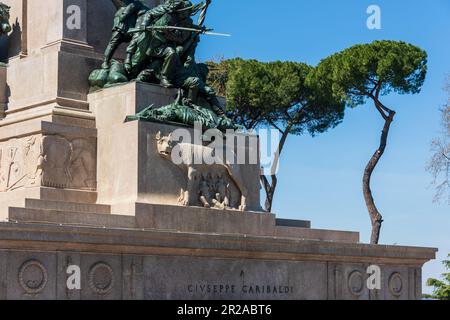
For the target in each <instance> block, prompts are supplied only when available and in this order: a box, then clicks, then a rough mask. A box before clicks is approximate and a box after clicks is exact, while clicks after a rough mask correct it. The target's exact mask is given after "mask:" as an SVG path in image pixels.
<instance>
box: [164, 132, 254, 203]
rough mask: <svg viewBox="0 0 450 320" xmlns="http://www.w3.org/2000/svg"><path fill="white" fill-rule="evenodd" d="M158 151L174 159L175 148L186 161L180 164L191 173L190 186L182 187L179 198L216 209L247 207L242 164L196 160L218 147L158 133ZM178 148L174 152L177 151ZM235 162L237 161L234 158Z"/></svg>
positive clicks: (186, 171)
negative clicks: (180, 139)
mask: <svg viewBox="0 0 450 320" xmlns="http://www.w3.org/2000/svg"><path fill="white" fill-rule="evenodd" d="M156 141H157V148H158V154H159V155H160V156H161V157H163V158H165V159H167V160H168V161H172V152H173V151H174V150H175V148H176V151H175V152H177V153H179V157H180V159H182V161H181V162H182V163H181V164H180V165H178V166H179V167H180V168H181V169H182V170H183V172H185V173H186V174H187V186H186V187H184V188H182V190H181V193H180V198H179V202H180V204H181V205H184V206H203V207H205V208H214V209H222V210H224V209H237V210H241V211H245V210H246V208H247V197H248V188H247V187H246V182H245V179H244V176H243V174H242V172H241V170H242V166H240V165H236V164H231V163H229V162H227V161H225V160H223V161H217V162H218V164H212V165H211V164H204V163H203V164H196V163H193V161H192V159H198V158H200V159H201V155H204V154H212V153H213V152H214V151H213V149H211V148H210V147H207V146H201V145H200V146H199V145H193V144H189V143H177V142H175V141H173V139H172V135H169V136H166V137H163V136H162V135H161V133H158V134H157V136H156ZM175 152H174V153H175ZM233 163H237V161H234V162H233Z"/></svg>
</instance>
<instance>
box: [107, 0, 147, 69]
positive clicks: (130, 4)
mask: <svg viewBox="0 0 450 320" xmlns="http://www.w3.org/2000/svg"><path fill="white" fill-rule="evenodd" d="M114 3H115V4H116V5H117V6H120V7H119V8H118V10H117V12H116V14H115V16H114V26H113V30H112V36H111V40H110V41H109V44H108V46H107V48H106V50H105V59H104V62H103V64H102V68H103V69H108V68H109V67H110V65H111V59H112V57H113V56H114V53H115V52H116V50H117V48H118V47H119V46H120V45H121V44H122V43H127V42H130V40H131V36H130V35H129V34H128V30H129V29H130V28H134V27H135V26H136V22H137V20H138V16H139V15H141V14H143V13H144V12H146V11H147V10H148V8H147V7H146V6H145V5H144V4H143V3H142V2H141V1H139V0H114Z"/></svg>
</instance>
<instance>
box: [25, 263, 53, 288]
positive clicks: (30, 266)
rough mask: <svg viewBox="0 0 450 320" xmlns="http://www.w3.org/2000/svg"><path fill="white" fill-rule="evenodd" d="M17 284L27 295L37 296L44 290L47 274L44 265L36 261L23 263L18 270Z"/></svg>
mask: <svg viewBox="0 0 450 320" xmlns="http://www.w3.org/2000/svg"><path fill="white" fill-rule="evenodd" d="M18 278H19V284H20V286H21V287H22V289H23V290H25V292H26V293H28V294H38V293H40V292H42V290H44V289H45V286H46V285H47V282H48V273H47V270H46V269H45V267H44V265H42V263H40V262H39V261H37V260H29V261H27V262H25V263H24V264H23V265H22V266H21V267H20V269H19V274H18Z"/></svg>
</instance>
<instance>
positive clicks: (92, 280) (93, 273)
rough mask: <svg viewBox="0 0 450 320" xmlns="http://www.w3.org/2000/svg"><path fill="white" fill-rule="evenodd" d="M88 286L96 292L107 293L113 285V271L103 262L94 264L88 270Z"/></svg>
mask: <svg viewBox="0 0 450 320" xmlns="http://www.w3.org/2000/svg"><path fill="white" fill-rule="evenodd" d="M89 287H90V288H91V289H92V290H93V291H94V292H95V293H97V294H100V295H105V294H108V293H109V292H110V291H111V290H112V289H113V287H114V271H113V269H112V268H111V267H110V266H109V265H108V264H106V263H104V262H99V263H97V264H95V265H94V266H93V267H92V268H91V270H90V271H89Z"/></svg>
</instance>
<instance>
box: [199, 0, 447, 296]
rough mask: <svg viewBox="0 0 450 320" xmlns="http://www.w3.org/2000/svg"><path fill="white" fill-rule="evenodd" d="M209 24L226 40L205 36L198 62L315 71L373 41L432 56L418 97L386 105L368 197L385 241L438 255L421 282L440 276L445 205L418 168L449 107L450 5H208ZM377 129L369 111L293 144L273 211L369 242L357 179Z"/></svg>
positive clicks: (395, 0)
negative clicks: (373, 8) (386, 121)
mask: <svg viewBox="0 0 450 320" xmlns="http://www.w3.org/2000/svg"><path fill="white" fill-rule="evenodd" d="M371 4H376V5H378V6H380V8H381V10H382V29H381V30H369V29H368V28H367V27H366V20H367V18H368V15H367V14H366V10H367V7H368V6H369V5H371ZM207 25H208V26H210V27H213V28H215V30H216V31H218V32H228V33H231V34H232V37H231V38H221V37H220V38H219V37H204V38H203V40H202V43H201V44H200V46H199V50H198V56H199V60H200V61H205V60H209V59H218V58H220V57H225V58H233V57H242V58H245V59H250V58H252V59H258V60H261V61H272V60H292V61H301V62H306V63H309V64H312V65H316V64H317V63H318V62H319V61H320V60H321V59H322V58H325V57H327V56H328V55H330V54H332V53H334V52H337V51H340V50H342V49H345V48H347V47H349V46H352V45H354V44H357V43H368V42H372V41H373V40H377V39H389V40H403V41H406V42H410V43H412V44H415V45H417V46H420V47H421V48H423V49H425V50H426V51H427V52H428V54H429V73H428V77H427V80H426V82H425V85H424V87H423V90H422V92H421V93H420V94H418V95H412V96H396V95H390V96H387V97H384V100H383V101H384V103H385V104H386V105H387V106H390V107H391V108H393V109H395V110H396V111H397V117H396V121H395V123H394V124H393V127H392V130H391V136H390V140H389V144H388V149H387V151H386V154H385V156H384V157H383V159H382V161H381V163H380V165H379V167H378V168H377V170H376V172H375V174H374V178H373V179H374V180H373V190H374V196H375V199H376V202H377V205H378V207H379V209H380V211H381V212H382V213H383V215H384V218H385V224H384V226H383V230H382V234H381V242H382V243H383V244H398V245H412V246H426V247H438V248H439V250H440V252H439V255H438V260H437V261H434V262H431V263H429V264H427V265H426V266H425V268H424V276H423V277H424V280H425V279H426V278H428V277H430V276H433V277H436V276H438V275H439V274H440V273H442V272H443V271H444V270H443V268H442V266H441V263H440V261H441V260H443V259H444V258H445V257H446V255H447V254H448V253H450V206H448V205H447V204H445V203H444V204H435V203H433V201H432V200H433V195H434V190H433V189H432V187H430V182H431V177H430V175H429V174H428V173H427V172H426V171H425V169H424V168H425V166H426V163H427V161H428V160H429V158H430V156H431V152H430V142H431V140H432V139H433V138H434V137H435V136H437V135H438V133H439V130H440V128H439V123H440V118H439V111H438V110H439V107H440V106H442V105H443V104H445V102H446V96H445V93H444V92H443V90H442V88H443V85H444V80H445V76H446V74H447V73H450V41H449V39H450V37H449V36H450V1H449V0H431V1H425V0H372V1H366V0H340V1H335V0H314V1H313V0H279V1H269V0H258V1H256V0H245V1H243V0H213V5H212V6H211V8H210V11H209V13H208V17H207ZM382 125H383V122H382V120H381V119H380V116H379V114H377V112H376V111H375V109H374V108H373V106H372V105H369V104H368V105H366V106H362V107H359V108H357V109H353V110H348V111H347V113H346V118H345V120H344V122H343V123H342V124H341V125H340V126H339V127H338V128H336V129H334V130H332V131H329V132H328V133H325V134H323V135H321V136H318V137H315V138H311V137H308V136H301V137H291V138H289V140H288V145H287V148H286V150H285V152H284V154H283V156H282V161H281V166H280V172H279V178H280V184H279V188H278V191H277V195H276V199H275V204H274V212H276V213H277V215H278V216H279V217H284V218H297V219H308V220H311V221H312V224H313V227H315V228H324V229H341V230H355V231H359V232H360V233H361V239H362V241H363V242H367V241H368V240H369V237H370V221H369V217H368V214H367V210H366V207H365V204H364V200H363V197H362V191H361V179H362V173H363V170H364V167H365V165H366V163H367V161H368V160H369V158H370V156H371V155H372V154H373V152H374V151H375V149H376V147H377V145H378V142H379V135H380V131H381V129H382ZM424 291H426V292H428V291H429V288H426V287H424Z"/></svg>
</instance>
